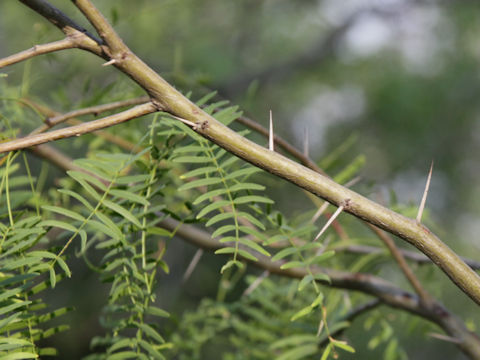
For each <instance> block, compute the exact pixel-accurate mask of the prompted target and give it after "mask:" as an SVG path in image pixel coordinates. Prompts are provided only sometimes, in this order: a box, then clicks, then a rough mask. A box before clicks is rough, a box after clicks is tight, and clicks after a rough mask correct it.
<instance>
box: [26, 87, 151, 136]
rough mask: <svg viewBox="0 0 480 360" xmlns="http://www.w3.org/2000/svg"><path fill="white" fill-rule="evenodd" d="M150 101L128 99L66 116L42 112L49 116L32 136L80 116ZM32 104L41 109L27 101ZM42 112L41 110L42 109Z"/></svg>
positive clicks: (66, 114) (142, 98)
mask: <svg viewBox="0 0 480 360" xmlns="http://www.w3.org/2000/svg"><path fill="white" fill-rule="evenodd" d="M149 100H150V99H149V98H148V96H141V97H138V98H135V99H128V100H121V101H115V102H112V103H108V104H102V105H96V106H91V107H87V108H83V109H78V110H73V111H70V112H67V113H64V114H61V113H57V112H55V111H53V110H51V111H50V112H49V113H50V115H48V114H47V113H46V111H42V112H43V113H44V114H45V115H47V118H46V119H45V125H42V126H40V127H39V128H37V129H35V130H34V131H33V132H32V133H31V135H33V134H39V133H42V132H45V131H47V130H48V129H50V128H52V127H54V126H56V125H58V124H61V123H63V122H65V121H67V120H69V119H73V118H75V117H78V116H83V115H88V114H94V115H98V114H101V113H102V112H106V111H110V110H115V109H118V108H121V107H126V106H131V105H139V104H144V103H146V102H148V101H149ZM27 101H28V102H29V103H30V104H33V106H35V107H36V108H38V109H40V108H39V107H38V106H37V105H36V104H34V103H33V102H31V101H30V100H27ZM40 110H41V109H40Z"/></svg>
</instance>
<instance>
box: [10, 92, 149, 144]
mask: <svg viewBox="0 0 480 360" xmlns="http://www.w3.org/2000/svg"><path fill="white" fill-rule="evenodd" d="M156 111H157V107H156V106H155V105H154V104H153V103H151V102H149V103H146V104H143V105H138V106H135V107H134V108H132V109H129V110H126V111H123V112H121V113H118V114H115V115H111V116H107V117H105V118H103V119H99V120H94V121H90V122H88V123H82V124H80V125H75V126H70V127H68V128H64V129H59V130H53V131H50V132H47V133H43V134H36V135H31V136H26V137H24V138H20V139H15V140H12V141H9V142H6V143H2V144H0V153H3V152H7V151H13V150H20V149H24V148H28V147H31V146H35V145H39V144H44V143H46V142H50V141H54V140H59V139H65V138H69V137H72V136H80V135H82V134H87V133H90V132H93V131H95V130H99V129H103V128H106V127H109V126H113V125H117V124H120V123H122V122H125V121H128V120H131V119H135V118H138V117H140V116H143V115H147V114H151V113H153V112H156Z"/></svg>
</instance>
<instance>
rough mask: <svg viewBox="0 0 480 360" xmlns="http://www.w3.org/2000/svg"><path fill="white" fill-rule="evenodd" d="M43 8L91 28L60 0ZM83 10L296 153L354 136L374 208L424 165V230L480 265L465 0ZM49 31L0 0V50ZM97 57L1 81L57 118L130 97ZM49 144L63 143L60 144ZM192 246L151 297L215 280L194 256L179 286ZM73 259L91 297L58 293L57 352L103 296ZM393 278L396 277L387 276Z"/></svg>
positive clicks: (289, 201)
mask: <svg viewBox="0 0 480 360" xmlns="http://www.w3.org/2000/svg"><path fill="white" fill-rule="evenodd" d="M51 2H52V3H53V4H55V5H57V6H58V7H59V8H60V9H63V10H64V11H65V12H66V13H67V14H68V15H69V16H73V17H74V18H75V19H78V20H79V22H81V23H82V24H83V25H84V26H87V25H88V24H86V23H85V21H84V20H83V19H82V17H81V15H80V14H79V12H78V11H77V10H76V9H75V8H74V6H73V5H72V4H71V3H70V2H66V1H60V0H58V1H51ZM95 3H96V5H98V6H99V8H100V9H101V10H102V11H103V12H104V14H105V15H106V16H107V17H108V18H109V20H110V21H111V22H112V23H113V24H114V26H115V28H116V29H117V31H118V32H119V34H120V35H121V36H122V37H123V39H124V41H125V42H126V43H127V45H128V46H130V47H131V48H132V50H133V51H135V52H136V53H137V54H138V55H139V56H140V57H141V58H143V59H144V60H145V61H146V62H147V63H148V64H149V65H151V66H152V67H153V68H154V69H155V70H157V71H158V72H159V73H161V74H162V75H163V76H164V77H165V78H166V79H167V80H169V81H170V82H171V83H173V84H175V85H176V86H177V87H178V88H179V89H181V90H182V91H185V92H187V91H189V90H191V91H193V98H194V99H197V98H199V97H201V95H203V94H204V93H205V92H207V91H209V89H217V90H219V95H220V96H222V97H224V98H227V99H229V100H231V102H232V103H234V104H238V105H240V106H241V108H242V109H243V110H244V111H245V113H246V114H247V115H248V116H250V117H252V118H254V119H256V120H257V121H258V122H260V123H262V124H264V125H266V124H267V121H268V112H269V110H270V109H271V110H272V111H273V117H274V120H275V132H276V133H277V134H278V135H280V136H282V137H283V138H285V139H286V140H288V141H290V142H291V143H293V144H294V145H295V146H297V147H298V148H300V149H301V148H303V144H304V134H305V132H306V133H307V134H308V139H309V153H310V155H311V157H312V158H314V159H315V160H317V161H319V160H321V159H322V158H323V157H324V156H325V155H326V154H328V153H329V152H330V151H331V150H333V149H335V148H338V146H341V145H342V144H346V143H352V144H353V145H351V147H350V148H349V149H348V151H347V152H346V154H347V155H346V159H345V163H347V162H348V161H349V160H351V159H352V158H353V157H355V156H356V155H358V154H364V155H365V156H366V164H365V167H364V169H363V172H362V183H361V184H360V187H359V188H358V189H360V190H359V191H362V192H363V193H364V194H365V195H367V196H369V197H370V198H372V199H375V200H377V201H380V202H382V203H384V204H386V205H390V204H392V202H395V201H398V202H401V203H407V204H417V203H419V201H420V198H421V195H422V192H423V187H424V185H425V180H426V176H427V172H428V168H429V166H430V163H431V161H432V160H434V161H435V168H434V173H433V179H432V185H431V189H430V194H429V198H428V202H427V206H428V207H429V209H430V210H429V214H430V218H431V223H430V224H429V225H432V226H433V228H434V229H435V231H436V232H438V234H439V235H440V237H441V238H442V239H443V240H445V241H446V242H447V243H448V244H449V245H450V246H451V247H452V248H453V249H454V250H456V251H457V252H458V253H459V254H461V255H468V256H469V257H471V258H474V259H475V258H476V259H480V242H479V241H478V239H477V237H478V234H479V233H480V222H479V221H478V218H479V215H480V183H479V181H478V178H479V176H478V175H479V172H480V156H479V155H480V121H479V116H480V101H479V100H478V97H479V94H480V67H479V60H480V41H479V34H480V21H479V20H480V4H479V3H478V2H476V1H426V0H424V1H407V0H388V1H387V0H384V1H374V0H370V1H369V0H343V1H338V0H301V1H291V0H290V1H286V0H239V1H225V0H202V1H199V0H183V1H180V0H164V1H158V0H137V1H127V0H115V1H114V0H102V1H96V2H95ZM61 38H62V35H61V33H60V32H59V31H57V30H56V29H55V28H54V27H53V26H51V25H50V24H48V23H47V22H46V21H44V20H43V19H42V18H40V17H39V16H38V15H36V14H34V13H33V12H32V11H31V10H29V9H27V8H26V7H25V6H23V5H21V4H20V3H19V2H15V1H1V2H0V57H4V56H7V55H9V54H12V53H15V52H18V51H20V50H23V49H26V48H29V47H31V46H33V45H35V44H38V43H43V42H48V41H52V40H57V39H61ZM100 65H101V61H100V60H99V59H96V58H94V57H92V56H90V55H89V54H85V53H82V52H81V51H78V50H74V51H67V52H61V53H56V54H50V55H46V56H43V57H39V58H36V59H34V60H32V61H29V62H28V63H22V64H18V65H15V66H11V67H9V68H7V69H2V72H4V73H7V74H8V79H7V81H8V83H9V85H11V86H13V85H15V84H23V85H22V89H21V94H22V95H27V96H32V97H34V98H36V99H40V100H41V101H43V102H45V103H46V104H49V105H50V106H51V107H53V108H55V109H56V110H59V111H67V110H71V109H74V108H78V107H81V106H85V105H88V104H90V103H95V102H99V101H100V102H102V99H99V97H100V98H101V97H102V96H104V95H102V94H103V90H104V89H105V88H107V87H110V88H111V91H109V92H108V93H109V94H110V93H111V94H112V95H111V96H112V97H113V98H114V99H121V98H122V92H123V93H128V94H129V96H130V94H131V93H132V92H133V93H135V92H136V93H138V94H139V95H140V94H141V91H140V90H139V89H137V88H136V86H135V85H133V84H131V83H130V82H129V80H128V79H124V78H123V77H122V76H119V75H118V74H117V72H116V71H115V69H113V68H104V67H102V66H100ZM106 100H107V99H106ZM108 100H110V97H109V98H108ZM352 136H353V139H354V141H353V142H352V141H351V140H352ZM259 141H264V140H259ZM62 144H64V145H62ZM62 144H60V145H61V146H64V148H65V149H67V148H68V146H65V144H68V143H67V142H63V143H62ZM70 151H71V150H70ZM70 155H72V156H75V155H76V154H75V152H72V151H71V153H70ZM341 165H342V164H338V166H339V168H340V166H341ZM335 170H336V169H333V170H332V171H333V173H335ZM268 181H270V180H268ZM272 184H273V181H272ZM289 186H290V185H288V184H283V183H279V182H275V188H274V189H273V190H272V193H273V194H274V195H273V196H275V198H276V199H277V203H278V204H280V205H279V206H280V207H282V206H283V208H284V209H288V210H287V211H290V212H301V211H302V210H304V207H303V205H304V201H305V198H303V197H294V198H292V197H291V196H290V197H288V194H289V191H284V190H285V189H290V187H289ZM393 193H394V194H395V197H393V195H392V194H393ZM282 194H283V196H284V198H282ZM395 198H396V200H395ZM194 251H195V249H193V248H191V247H189V246H187V245H184V244H183V243H180V244H176V245H175V246H174V248H173V249H172V251H171V253H173V254H172V255H170V256H171V258H170V265H171V266H172V275H171V276H169V277H166V278H165V279H162V280H161V286H162V287H163V288H164V289H165V288H167V289H170V291H169V295H168V297H167V298H164V299H163V300H162V301H163V306H164V307H166V308H167V309H168V310H172V309H173V310H176V311H178V313H179V314H180V313H181V311H182V309H185V308H188V307H192V306H194V304H195V301H197V300H198V299H199V298H200V297H202V296H204V295H207V294H209V293H211V291H215V290H214V289H215V288H216V281H218V278H219V275H218V271H217V270H218V268H217V267H215V266H213V267H212V266H204V265H202V264H201V265H200V267H199V269H198V273H196V275H195V276H194V278H193V279H192V280H191V281H190V282H189V283H188V286H185V285H181V284H179V280H180V278H181V276H182V272H183V271H184V269H185V267H186V266H187V265H188V263H189V261H190V258H191V256H192V255H193V253H194ZM180 254H181V255H180ZM212 262H218V263H219V264H220V263H221V262H222V260H218V259H215V258H214V257H208V259H206V260H204V262H202V263H212ZM83 268H84V266H83V265H82V264H81V263H79V264H78V269H77V274H79V275H78V276H77V280H78V281H79V284H90V285H89V288H91V289H92V290H91V291H90V290H88V291H85V288H84V287H82V286H81V285H79V286H78V287H77V289H78V290H76V291H75V292H74V293H71V290H70V292H67V291H65V292H64V293H63V296H57V297H56V298H55V299H53V300H52V301H56V302H62V303H71V304H73V303H75V306H76V308H77V312H76V313H75V314H74V315H72V316H73V318H74V321H75V323H76V324H78V326H77V325H75V326H73V327H77V329H74V330H75V331H73V332H69V333H66V334H64V335H60V336H63V338H62V339H64V341H63V342H62V344H61V345H60V348H62V347H63V351H62V352H63V354H65V353H66V352H67V353H69V354H70V355H69V356H68V357H65V358H70V359H73V358H78V357H80V356H81V354H85V353H86V352H88V341H89V338H90V337H91V336H92V335H94V334H96V333H101V331H102V330H101V328H100V327H99V324H98V320H97V313H96V312H95V311H97V309H96V307H95V305H96V303H97V302H98V304H102V301H103V299H96V298H98V297H100V295H101V294H102V292H103V293H104V294H106V291H107V290H106V288H104V287H103V285H101V284H99V283H98V281H97V280H95V274H90V273H88V272H87V271H85V270H84V269H83ZM82 269H83V270H82ZM431 271H433V272H434V275H433V277H434V278H435V279H438V283H432V284H428V286H427V288H428V290H430V291H432V292H434V293H435V295H437V296H440V297H441V299H442V301H443V302H444V303H445V304H446V305H447V306H448V307H449V308H451V309H452V310H453V311H454V312H457V313H458V314H460V315H461V316H462V317H464V318H466V317H470V318H472V319H473V320H474V321H476V323H477V324H478V315H476V314H477V313H478V308H476V307H475V305H473V304H472V302H471V301H470V300H468V299H467V298H466V297H465V296H464V295H463V294H461V293H460V291H459V290H458V289H456V288H454V287H453V286H452V285H450V284H449V282H448V281H446V280H445V277H444V275H443V274H442V273H440V272H439V271H438V270H431ZM390 276H391V277H392V279H395V276H396V274H390ZM205 279H208V281H205ZM199 283H202V284H201V286H200V285H199ZM63 286H66V284H63ZM66 288H67V287H66ZM212 289H213V290H212ZM169 306H170V309H169ZM471 325H472V326H474V324H473V323H472V324H471ZM356 328H357V329H356V330H355V329H354V330H352V332H350V333H349V336H350V337H351V338H355V337H359V338H362V337H364V336H368V334H366V335H365V334H364V331H363V330H362V326H361V322H360V324H359V325H357V326H356ZM398 331H399V332H400V333H401V332H402V329H398ZM361 343H362V341H358V342H357V341H355V342H354V344H355V345H357V347H358V349H357V350H358V353H357V355H356V357H355V358H357V359H371V358H379V357H380V356H381V355H372V354H375V353H372V352H370V351H368V350H367V349H366V345H361ZM403 346H405V348H406V349H407V353H408V354H409V358H411V359H424V358H430V357H432V358H444V359H447V358H448V359H456V358H458V359H463V357H462V355H461V354H459V353H458V351H457V350H456V349H455V348H454V347H453V346H451V345H448V344H447V345H445V344H443V343H442V342H440V341H438V340H432V339H431V338H428V337H423V338H416V339H415V340H412V337H411V336H410V335H408V334H405V337H404V342H403ZM67 349H68V350H67ZM61 350H62V349H61ZM439 354H440V355H439ZM372 356H373V357H372Z"/></svg>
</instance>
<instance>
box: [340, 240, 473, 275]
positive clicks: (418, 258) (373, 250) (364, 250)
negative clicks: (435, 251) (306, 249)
mask: <svg viewBox="0 0 480 360" xmlns="http://www.w3.org/2000/svg"><path fill="white" fill-rule="evenodd" d="M335 251H337V252H338V251H347V252H350V253H354V254H381V253H384V252H385V250H384V249H381V248H378V247H374V246H367V245H349V246H343V247H339V248H336V249H335ZM400 251H401V252H402V254H403V256H404V257H405V258H406V259H408V260H410V261H414V262H416V263H418V264H419V265H423V264H431V263H432V261H431V260H430V259H429V258H428V257H426V256H425V255H423V254H419V253H416V252H414V251H409V250H403V249H402V250H400ZM462 260H463V261H464V262H465V263H466V264H467V265H468V266H470V267H471V268H472V269H473V270H480V262H479V261H476V260H472V259H468V258H465V257H462Z"/></svg>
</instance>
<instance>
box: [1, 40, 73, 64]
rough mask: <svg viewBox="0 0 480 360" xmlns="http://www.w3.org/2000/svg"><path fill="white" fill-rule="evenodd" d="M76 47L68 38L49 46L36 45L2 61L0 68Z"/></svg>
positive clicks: (48, 44) (51, 43)
mask: <svg viewBox="0 0 480 360" xmlns="http://www.w3.org/2000/svg"><path fill="white" fill-rule="evenodd" d="M76 46H77V45H76V44H75V42H73V41H72V39H71V38H70V37H68V36H67V37H66V38H65V39H62V40H58V41H53V42H50V43H47V44H40V45H35V46H34V47H32V48H30V49H27V50H24V51H21V52H19V53H17V54H13V55H10V56H7V57H5V58H3V59H0V68H3V67H5V66H8V65H13V64H16V63H19V62H21V61H24V60H27V59H31V58H33V57H35V56H38V55H42V54H48V53H51V52H54V51H60V50H65V49H72V48H75V47H76Z"/></svg>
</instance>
